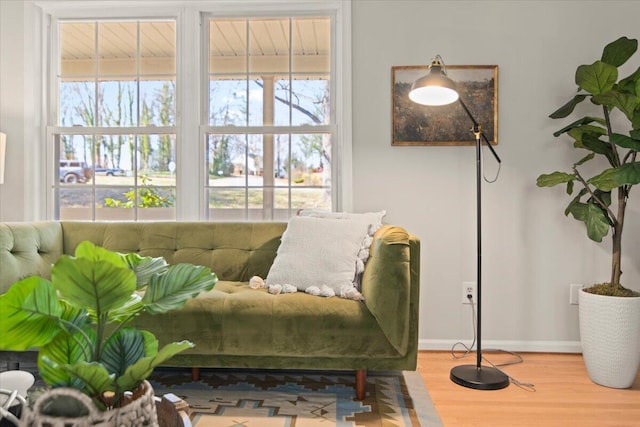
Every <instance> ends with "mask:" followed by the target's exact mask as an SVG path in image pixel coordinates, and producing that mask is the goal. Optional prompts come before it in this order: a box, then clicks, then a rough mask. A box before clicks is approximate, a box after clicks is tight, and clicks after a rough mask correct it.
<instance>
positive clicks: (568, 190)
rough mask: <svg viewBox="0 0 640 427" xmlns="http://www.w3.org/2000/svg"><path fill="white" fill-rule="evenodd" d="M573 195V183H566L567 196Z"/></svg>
mask: <svg viewBox="0 0 640 427" xmlns="http://www.w3.org/2000/svg"><path fill="white" fill-rule="evenodd" d="M572 193H573V181H569V182H567V194H569V195H571V194H572Z"/></svg>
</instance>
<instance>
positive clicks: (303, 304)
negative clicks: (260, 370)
mask: <svg viewBox="0 0 640 427" xmlns="http://www.w3.org/2000/svg"><path fill="white" fill-rule="evenodd" d="M133 324H134V325H135V326H137V327H139V328H142V329H146V330H149V331H152V332H153V333H154V334H155V335H156V336H157V337H158V340H159V341H160V343H161V344H166V343H169V342H172V341H180V340H182V339H184V338H185V337H188V338H189V340H190V341H192V342H193V343H195V344H196V346H195V348H193V349H190V350H187V351H186V352H185V353H186V354H225V355H238V356H240V355H242V356H292V357H298V356H303V357H352V358H356V357H370V356H372V355H375V356H376V357H384V356H387V357H400V354H399V353H398V352H397V351H396V350H395V349H394V347H393V346H392V345H391V344H390V343H389V341H388V340H387V339H386V337H385V336H384V334H383V333H382V331H381V330H380V326H379V325H378V322H377V321H376V320H375V318H374V317H373V316H372V315H371V313H370V312H369V310H367V308H366V306H365V305H364V304H362V303H361V302H357V301H351V300H347V299H342V298H336V299H335V301H331V303H327V300H326V299H325V298H318V297H315V296H312V295H308V294H305V293H303V292H296V293H292V294H281V295H271V294H269V293H268V292H267V291H266V289H264V288H263V289H251V288H249V286H248V282H228V281H219V282H218V283H216V286H215V287H214V288H213V289H212V290H211V291H209V292H204V293H202V294H200V295H199V296H198V297H197V298H194V299H191V300H189V301H187V303H186V304H185V306H184V307H183V308H182V309H180V310H176V311H172V312H171V313H167V314H165V315H159V316H154V315H151V314H148V313H143V314H142V315H140V316H139V317H138V318H137V319H135V320H134V322H133Z"/></svg>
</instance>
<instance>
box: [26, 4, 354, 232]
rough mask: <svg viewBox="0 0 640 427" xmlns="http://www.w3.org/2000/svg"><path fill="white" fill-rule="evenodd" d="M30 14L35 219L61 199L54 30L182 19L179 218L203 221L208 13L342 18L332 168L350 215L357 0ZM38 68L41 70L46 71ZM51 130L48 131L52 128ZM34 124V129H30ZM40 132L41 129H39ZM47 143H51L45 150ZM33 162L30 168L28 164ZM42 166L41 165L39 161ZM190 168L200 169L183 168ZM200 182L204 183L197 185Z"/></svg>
mask: <svg viewBox="0 0 640 427" xmlns="http://www.w3.org/2000/svg"><path fill="white" fill-rule="evenodd" d="M29 3H30V4H29V6H28V7H27V9H29V10H28V11H27V13H26V14H25V16H26V17H25V32H27V33H28V34H25V36H26V37H25V39H26V40H27V42H28V44H30V45H31V46H26V48H27V51H29V48H32V49H33V50H32V51H35V52H34V53H36V54H34V55H32V56H31V58H30V59H31V61H30V62H32V65H33V66H32V67H31V69H32V70H34V75H33V76H32V77H33V79H34V87H35V88H42V90H37V89H36V90H34V94H33V96H34V98H33V105H34V107H35V108H34V109H35V110H36V111H35V113H34V117H33V120H34V122H35V123H34V125H35V126H32V127H31V130H30V132H29V133H30V134H34V133H35V135H34V138H33V145H34V147H33V148H34V150H33V152H34V153H38V154H37V155H36V158H35V159H25V170H33V169H34V168H37V169H38V170H40V171H43V172H44V173H42V174H39V175H37V176H36V177H35V178H33V179H31V180H29V181H28V182H27V183H26V185H27V187H26V190H27V192H28V193H30V194H33V195H35V197H31V198H29V199H30V200H27V201H26V203H27V206H26V211H27V212H31V213H32V215H31V216H32V217H31V218H29V219H33V220H36V219H48V220H50V219H54V209H55V203H54V202H55V200H54V195H53V191H51V188H52V185H53V184H54V181H53V180H54V179H56V178H57V177H56V176H54V175H55V174H54V170H53V168H54V165H53V162H52V161H51V159H52V158H55V157H54V153H53V144H51V143H50V141H51V139H50V136H51V135H52V133H53V131H54V130H55V126H53V125H54V124H55V123H56V121H55V119H56V117H55V115H56V109H57V103H56V99H54V96H52V93H55V91H56V88H55V86H53V85H55V84H56V82H57V80H56V76H55V69H54V70H52V69H50V64H53V63H54V61H55V60H56V59H53V60H52V59H51V55H52V54H54V52H56V51H57V50H56V49H55V48H56V45H54V44H52V43H57V40H55V39H57V37H54V40H52V39H51V38H50V36H49V35H50V34H51V33H52V32H51V31H50V29H49V26H50V25H52V24H54V23H55V22H56V20H58V19H131V18H139V19H162V18H170V19H175V20H176V23H177V34H176V50H177V57H176V73H177V77H176V87H177V97H176V128H177V138H178V142H177V152H176V163H177V165H178V168H177V170H176V178H177V187H176V194H177V199H176V220H178V221H190V220H202V219H204V212H205V209H207V207H208V206H207V203H206V200H205V197H204V185H203V183H204V182H205V181H204V174H205V170H204V164H205V153H204V150H203V149H202V141H203V133H202V130H201V129H200V117H201V115H202V111H203V110H202V108H203V102H206V100H204V99H203V98H204V96H203V94H202V93H201V85H200V79H199V78H193V76H194V75H198V76H202V75H206V73H205V74H203V67H204V65H205V64H202V60H201V54H200V53H201V52H202V45H203V41H202V38H201V37H202V32H201V31H199V29H200V24H201V15H202V14H203V13H208V14H216V15H218V16H221V15H236V16H237V15H242V14H246V15H250V16H256V15H265V16H269V15H274V14H282V15H295V14H296V13H312V12H316V13H318V14H333V15H334V16H335V32H334V33H333V45H332V48H333V49H335V51H334V53H333V57H334V58H335V62H336V64H335V65H333V64H332V67H334V66H335V74H334V76H335V82H332V91H333V92H332V96H333V97H334V99H335V101H334V103H333V105H334V106H336V110H335V111H332V114H333V115H335V126H336V133H335V137H336V138H335V139H336V140H335V141H332V150H333V153H332V158H335V159H338V161H337V162H336V164H335V165H334V166H332V168H333V171H332V173H333V176H332V199H333V200H332V205H333V208H334V210H337V211H350V210H351V209H352V206H353V200H352V194H353V191H352V185H353V179H352V128H351V121H352V115H351V105H352V104H351V0H325V1H317V0H308V1H304V0H303V1H300V0H297V1H294V0H267V1H260V2H257V1H251V0H235V1H229V0H224V1H218V0H210V1H201V2H194V1H166V2H162V3H158V2H157V1H148V0H129V1H122V0H118V1H106V0H87V1H83V2H77V1H68V0H66V1H59V0H34V1H30V2H29ZM38 70H41V71H40V73H39V72H38ZM38 106H39V107H38ZM48 125H49V126H51V127H47V126H48ZM26 127H28V126H26ZM33 129H35V131H34V130H33ZM43 145H44V146H43ZM27 162H28V163H29V164H27ZM34 163H35V164H34ZM184 165H199V167H198V168H195V167H184ZM195 184H197V185H195Z"/></svg>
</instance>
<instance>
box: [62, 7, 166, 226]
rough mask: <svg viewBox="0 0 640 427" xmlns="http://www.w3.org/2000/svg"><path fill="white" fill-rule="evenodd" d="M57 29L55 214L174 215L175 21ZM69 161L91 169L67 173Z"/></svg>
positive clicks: (70, 25)
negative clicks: (79, 173)
mask: <svg viewBox="0 0 640 427" xmlns="http://www.w3.org/2000/svg"><path fill="white" fill-rule="evenodd" d="M58 31H59V40H60V47H59V56H58V65H59V66H58V70H59V73H58V75H57V86H56V89H57V91H56V95H57V99H58V110H57V113H58V114H57V120H56V121H57V124H58V126H56V127H55V129H54V131H53V132H52V142H53V143H54V145H55V153H57V159H58V161H57V162H56V163H55V166H54V175H55V177H54V184H53V187H54V192H55V201H56V204H55V209H54V210H55V212H54V215H55V216H56V218H59V219H92V220H106V219H108V220H118V219H121V220H130V219H176V210H175V200H176V175H175V170H176V161H175V160H176V139H177V138H176V128H175V124H176V68H175V64H176V61H175V58H176V42H175V40H176V23H175V21H173V20H149V21H141V20H130V21H119V20H116V21H114V20H97V21H82V22H78V21H60V22H59V23H58ZM66 160H80V161H82V162H83V163H84V164H85V165H86V167H87V168H88V169H89V170H90V172H89V174H90V175H91V176H90V177H86V178H85V179H75V178H74V175H68V173H69V172H68V171H65V170H64V168H63V163H62V162H63V161H66ZM65 172H66V173H65ZM85 174H87V173H86V172H85ZM64 176H67V177H68V178H66V179H65V178H64Z"/></svg>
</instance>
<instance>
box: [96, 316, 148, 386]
mask: <svg viewBox="0 0 640 427" xmlns="http://www.w3.org/2000/svg"><path fill="white" fill-rule="evenodd" d="M144 350H145V348H144V335H143V333H142V332H141V331H138V330H137V329H135V328H131V327H127V328H123V329H121V330H119V331H118V332H116V333H115V334H114V335H112V336H111V337H110V338H109V339H108V340H107V342H106V343H105V346H104V348H103V349H102V354H101V356H100V362H101V363H102V364H103V365H104V366H105V368H107V371H109V372H110V373H112V374H115V376H116V377H119V376H121V375H123V374H124V371H125V370H126V369H127V368H128V367H129V366H131V365H133V364H134V363H135V362H137V361H138V360H140V359H141V358H143V357H145V356H146V354H145V351H144Z"/></svg>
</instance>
